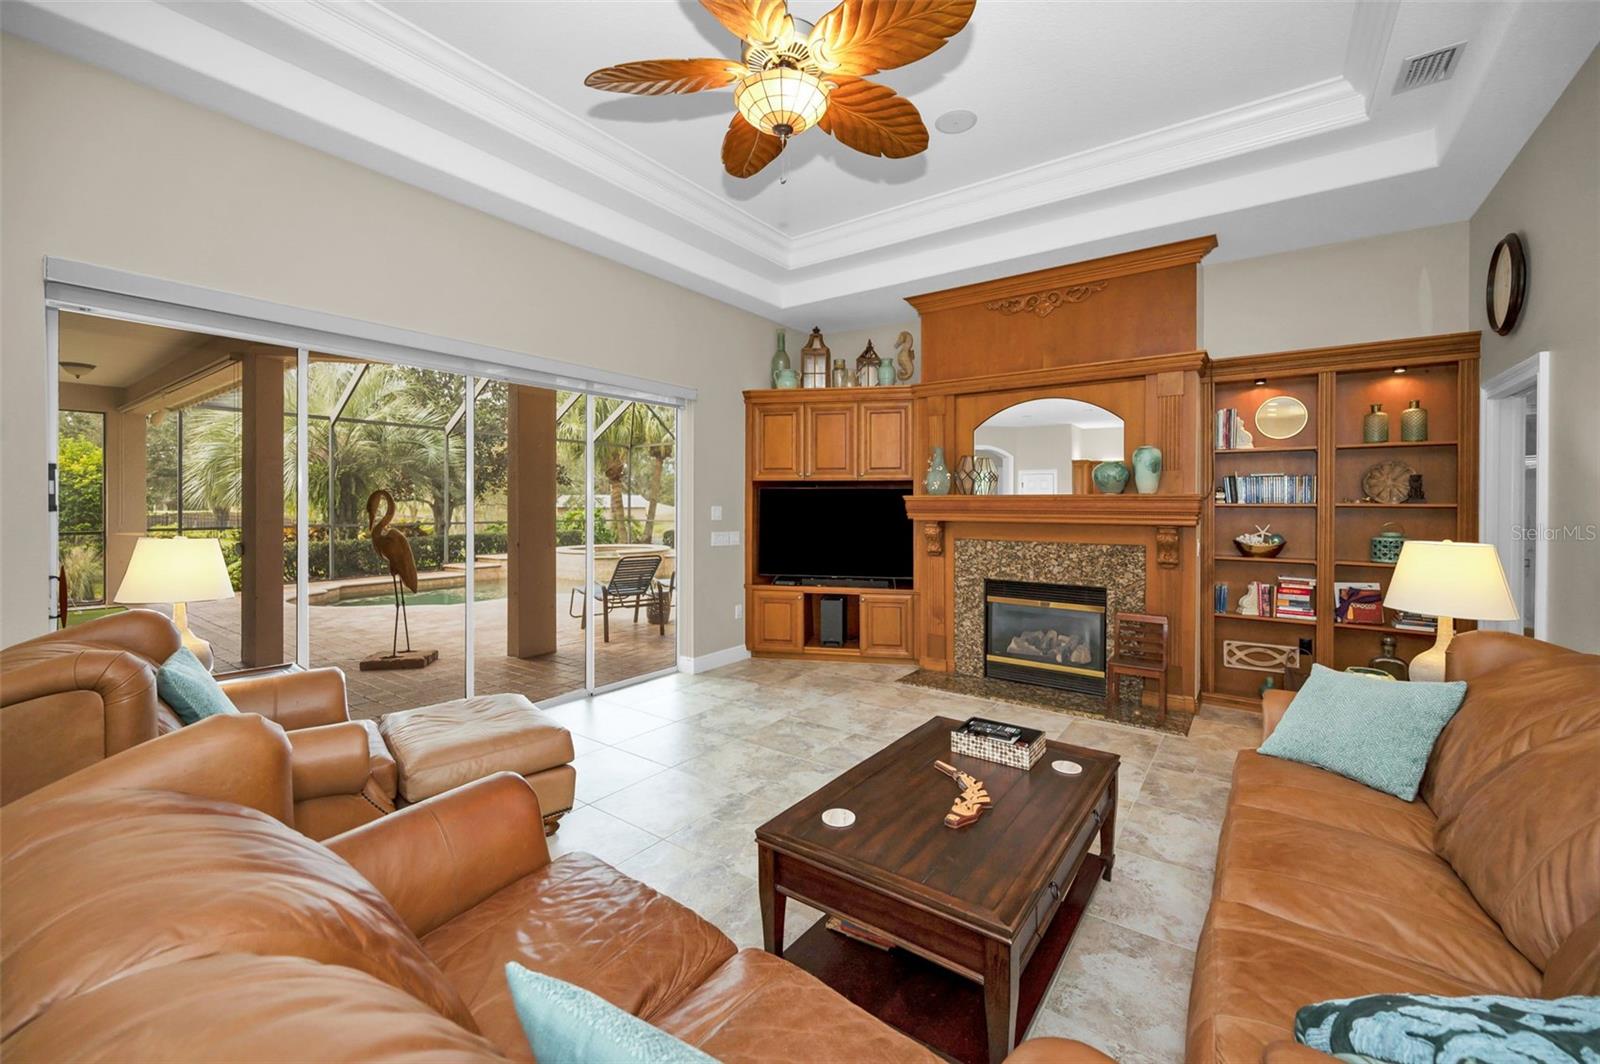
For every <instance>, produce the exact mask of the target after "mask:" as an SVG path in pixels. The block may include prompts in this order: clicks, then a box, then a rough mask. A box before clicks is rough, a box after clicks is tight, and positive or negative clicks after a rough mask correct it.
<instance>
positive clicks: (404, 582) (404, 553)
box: [367, 488, 417, 658]
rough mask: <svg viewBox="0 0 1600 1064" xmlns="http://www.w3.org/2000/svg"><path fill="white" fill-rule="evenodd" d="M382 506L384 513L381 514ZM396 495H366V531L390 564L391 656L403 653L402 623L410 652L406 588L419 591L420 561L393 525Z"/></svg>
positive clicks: (407, 649) (382, 492) (380, 490)
mask: <svg viewBox="0 0 1600 1064" xmlns="http://www.w3.org/2000/svg"><path fill="white" fill-rule="evenodd" d="M380 505H382V507H383V516H381V517H380V516H379V515H378V507H379V506H380ZM394 513H395V506H394V496H393V495H390V494H389V493H388V492H387V491H384V490H383V489H382V488H379V489H378V490H377V491H375V492H373V493H372V494H371V495H368V496H367V534H368V535H369V536H371V537H372V549H373V550H375V551H377V552H378V557H380V558H382V559H383V560H384V561H386V562H388V563H389V580H390V583H391V584H392V585H393V587H394V643H393V647H392V650H391V653H390V655H389V656H390V657H392V658H396V657H399V656H400V625H401V622H402V621H404V623H405V628H406V653H407V654H409V653H411V619H410V618H409V617H407V616H406V591H407V590H408V589H409V590H411V591H412V592H415V591H416V590H417V561H416V559H415V558H413V557H412V556H411V544H410V543H407V542H406V537H405V533H403V532H401V531H400V530H399V529H398V528H390V527H389V523H390V522H391V521H393V520H394Z"/></svg>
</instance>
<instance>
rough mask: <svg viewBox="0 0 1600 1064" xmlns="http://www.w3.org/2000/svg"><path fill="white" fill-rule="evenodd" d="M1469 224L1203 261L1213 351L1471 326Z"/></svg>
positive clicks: (1206, 336) (1204, 321) (1206, 333)
mask: <svg viewBox="0 0 1600 1064" xmlns="http://www.w3.org/2000/svg"><path fill="white" fill-rule="evenodd" d="M1466 278H1467V223H1466V222H1455V223H1452V224H1450V225H1438V226H1433V227H1431V228H1428V229H1413V230H1410V231H1408V232H1404V233H1389V234H1386V235H1384V236H1376V237H1369V238H1367V239H1365V240H1352V241H1349V242H1347V243H1343V244H1324V245H1322V246H1321V247H1314V248H1306V249H1304V250H1301V251H1288V252H1284V253H1283V254H1281V255H1263V256H1261V257H1260V258H1254V259H1241V260H1239V261H1237V262H1221V263H1217V264H1215V265H1207V264H1205V263H1202V264H1201V267H1200V336H1201V343H1200V346H1201V347H1203V348H1205V350H1206V351H1207V352H1208V353H1209V354H1210V355H1211V357H1212V358H1234V357H1236V356H1239V355H1254V354H1261V353H1263V352H1268V351H1292V350H1294V349H1296V348H1301V347H1328V346H1332V345H1334V344H1357V343H1364V342H1366V341H1369V340H1392V339H1395V338H1397V337H1401V336H1428V335H1431V334H1433V333H1448V332H1460V331H1462V330H1464V329H1467V328H1470V327H1471V326H1470V325H1469V324H1468V315H1467V302H1468V299H1467V296H1468V288H1469V286H1468V284H1467V279H1466Z"/></svg>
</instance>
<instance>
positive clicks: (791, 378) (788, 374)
mask: <svg viewBox="0 0 1600 1064" xmlns="http://www.w3.org/2000/svg"><path fill="white" fill-rule="evenodd" d="M772 384H773V387H775V388H798V387H800V375H799V374H797V373H796V372H795V371H794V368H793V367H791V366H785V367H783V368H782V369H780V370H779V371H778V375H777V377H776V378H774V379H773V382H772Z"/></svg>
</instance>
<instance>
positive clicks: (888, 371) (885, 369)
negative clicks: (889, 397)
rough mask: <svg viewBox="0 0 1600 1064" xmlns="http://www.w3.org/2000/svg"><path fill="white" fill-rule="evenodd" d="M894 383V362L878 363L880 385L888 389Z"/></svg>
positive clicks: (887, 360) (886, 360) (884, 361)
mask: <svg viewBox="0 0 1600 1064" xmlns="http://www.w3.org/2000/svg"><path fill="white" fill-rule="evenodd" d="M893 383H894V362H893V361H892V360H890V359H887V358H886V359H884V360H883V361H882V362H879V363H878V385H879V386H880V387H884V388H887V387H888V386H889V385H891V384H893Z"/></svg>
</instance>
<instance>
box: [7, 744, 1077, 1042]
mask: <svg viewBox="0 0 1600 1064" xmlns="http://www.w3.org/2000/svg"><path fill="white" fill-rule="evenodd" d="M291 756H292V755H291V750H290V746H289V744H288V741H287V740H286V739H285V738H284V733H283V732H282V731H280V730H279V729H277V728H273V727H269V726H268V725H267V724H266V722H265V721H262V720H260V719H257V718H255V717H251V716H248V715H245V716H230V717H218V718H213V719H210V720H206V721H202V722H201V723H199V724H196V725H194V726H192V727H189V728H185V729H183V730H182V731H180V732H177V733H175V734H171V735H167V736H163V737H161V738H158V739H155V740H153V741H151V742H147V743H143V744H140V745H138V746H136V747H134V748H132V749H130V750H127V751H124V752H123V753H121V754H119V755H117V756H115V757H112V758H109V759H107V760H105V761H102V762H100V763H98V764H96V765H93V766H90V767H89V768H86V769H83V770H82V771H80V772H78V773H76V774H74V775H73V776H71V777H69V778H67V779H63V780H60V781H57V782H56V783H53V784H50V785H48V786H46V787H43V788H41V789H39V790H37V791H34V792H33V793H32V794H29V795H27V796H26V797H24V798H22V799H19V800H18V801H16V802H13V803H11V804H10V805H8V806H6V807H5V808H4V809H3V810H0V840H3V842H0V847H3V848H0V882H3V883H4V887H5V903H6V904H5V907H4V910H3V913H0V972H3V979H4V993H3V995H0V1056H3V1057H4V1058H5V1059H6V1060H7V1061H13V1062H27V1061H49V1060H64V1059H71V1060H76V1061H107V1062H110V1061H117V1062H127V1061H143V1060H159V1061H182V1060H256V1059H295V1060H307V1061H312V1060H352V1061H353V1060H382V1061H411V1060H417V1061H421V1060H440V1059H448V1060H452V1061H500V1060H531V1059H532V1054H531V1053H530V1051H529V1048H528V1046H527V1043H526V1041H525V1039H524V1037H523V1034H522V1030H521V1028H520V1026H519V1025H518V1023H517V1019H516V1016H515V1012H514V1010H513V1007H512V1003H511V1000H510V997H509V994H508V992H507V989H506V983H505V976H504V966H505V964H506V962H507V961H517V962H519V963H521V964H524V965H526V966H528V967H530V968H533V969H535V970H538V971H543V972H547V973H549V974H552V975H555V976H557V977H560V978H563V979H568V980H570V981H572V982H575V983H578V984H579V985H582V986H584V987H587V988H588V989H590V990H592V991H594V992H595V993H597V994H599V995H601V996H603V997H605V998H606V999H607V1000H609V1001H611V1002H613V1003H615V1004H617V1005H619V1006H620V1007H623V1008H626V1009H628V1010H629V1011H630V1012H632V1013H634V1014H636V1015H638V1016H640V1017H642V1018H644V1019H646V1020H648V1021H649V1022H651V1023H653V1024H655V1025H656V1026H658V1027H661V1028H662V1029H664V1030H666V1031H669V1032H671V1033H672V1034H674V1035H676V1036H678V1037H680V1038H682V1039H684V1040H685V1041H688V1042H690V1043H692V1044H694V1045H697V1046H699V1047H700V1048H701V1049H702V1050H704V1051H705V1052H707V1053H709V1054H711V1055H712V1056H714V1057H716V1058H717V1059H719V1060H722V1061H725V1062H728V1064H741V1062H767V1061H772V1062H776V1061H791V1060H795V1059H799V1058H804V1059H812V1060H840V1061H844V1060H874V1061H928V1062H930V1064H931V1062H932V1061H933V1060H934V1059H935V1058H933V1057H932V1055H931V1054H929V1053H928V1052H926V1051H925V1050H923V1049H922V1048H921V1047H920V1046H918V1045H917V1044H916V1043H914V1042H912V1041H910V1040H909V1039H907V1038H905V1037H903V1036H902V1035H900V1034H898V1033H897V1032H895V1031H894V1030H892V1029H891V1028H889V1027H887V1026H885V1025H883V1024H881V1023H880V1022H878V1021H877V1020H875V1019H873V1018H872V1017H870V1016H868V1015H867V1014H866V1013H865V1012H862V1011H861V1010H859V1009H857V1008H856V1007H855V1006H853V1005H851V1004H849V1003H848V1002H847V1001H845V1000H844V998H842V997H840V996H839V995H838V994H836V993H834V992H833V991H832V990H829V989H828V988H827V987H825V986H823V985H822V984H821V983H819V982H818V981H816V980H815V979H813V978H812V977H810V976H809V975H807V974H805V973H804V972H802V971H800V969H798V968H796V967H794V966H793V965H791V964H789V963H788V962H787V961H783V960H780V959H778V958H776V957H773V956H771V955H770V954H767V953H764V952H761V951H759V950H744V951H742V952H740V951H737V950H736V949H735V948H734V945H733V943H732V942H730V941H729V940H728V939H727V937H726V936H724V935H723V934H722V933H721V932H720V931H719V930H717V928H716V927H714V926H712V925H711V924H709V923H707V922H706V921H704V920H702V919H701V918H699V917H698V916H696V915H695V914H694V913H692V912H690V911H689V910H688V909H686V908H684V907H683V906H681V905H679V904H677V903H676V902H674V901H672V900H671V899H669V898H666V897H664V896H662V895H660V894H657V893H656V892H655V891H653V890H651V889H650V888H648V887H646V886H645V885H643V884H641V883H638V882H635V881H633V880H631V879H628V878H627V877H626V876H623V875H622V874H621V873H620V872H618V871H616V870H615V869H613V868H611V867H610V866H608V865H606V864H604V863H602V862H601V861H599V860H597V859H595V858H593V857H589V856H586V855H582V854H568V855H566V856H563V857H560V858H558V859H556V860H551V858H550V854H549V851H548V849H547V846H546V842H545V838H544V833H543V831H542V830H541V816H540V810H539V803H538V799H537V797H536V796H535V794H534V792H533V790H532V789H531V788H530V787H529V785H528V784H527V782H526V781H524V780H523V779H522V778H520V777H518V776H516V775H514V774H511V773H502V774H500V775H497V776H491V777H488V778H485V779H482V780H479V781H477V782H474V783H470V784H467V785H466V786H463V787H459V788H456V789H454V790H452V791H449V792H446V793H444V794H441V795H439V796H437V797H435V798H430V799H428V800H426V801H423V802H420V803H418V804H416V805H413V806H409V807H406V808H404V809H402V810H401V811H399V812H398V813H395V814H393V815H390V816H386V817H384V818H382V819H380V820H376V821H373V822H371V823H368V824H366V825H363V826H361V827H359V828H356V829H354V830H352V831H349V832H346V833H344V834H341V835H339V836H336V837H334V838H333V839H331V840H329V841H328V843H327V844H326V845H319V844H317V843H315V842H312V841H311V840H309V839H307V838H305V837H304V836H303V835H301V834H299V833H297V832H295V831H294V830H292V829H290V828H289V827H287V826H286V821H287V820H288V818H289V817H290V816H291V815H292V804H293V798H292V794H291V784H290V777H291V771H292V770H291V767H290V766H291ZM234 766H238V768H235V767H234ZM752 904H754V903H753V901H752ZM1108 1059H1109V1058H1106V1057H1104V1056H1102V1055H1100V1054H1099V1053H1096V1052H1095V1051H1093V1050H1091V1049H1089V1048H1088V1047H1085V1046H1082V1045H1080V1044H1078V1043H1072V1042H1065V1041H1060V1040H1055V1039H1039V1040H1036V1041H1034V1042H1032V1043H1029V1044H1027V1045H1025V1046H1022V1047H1020V1048H1019V1049H1018V1051H1017V1052H1016V1053H1015V1054H1014V1055H1013V1060H1014V1061H1015V1062H1016V1064H1051V1062H1068V1061H1070V1062H1074V1064H1077V1062H1083V1064H1088V1062H1091V1061H1093V1062H1098V1064H1104V1062H1105V1061H1107V1060H1108Z"/></svg>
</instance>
